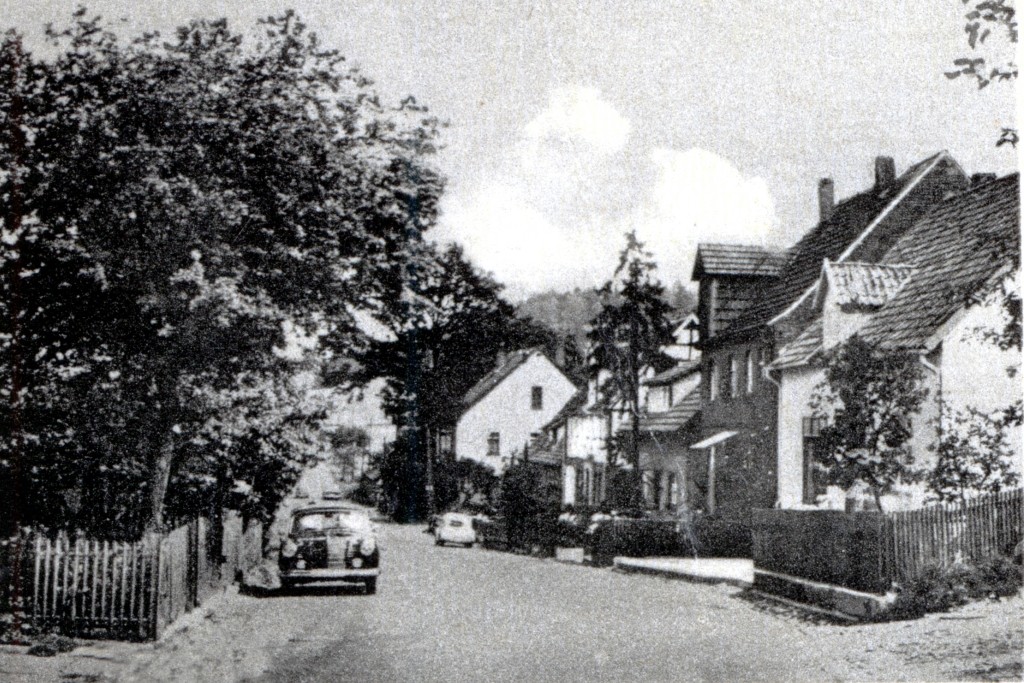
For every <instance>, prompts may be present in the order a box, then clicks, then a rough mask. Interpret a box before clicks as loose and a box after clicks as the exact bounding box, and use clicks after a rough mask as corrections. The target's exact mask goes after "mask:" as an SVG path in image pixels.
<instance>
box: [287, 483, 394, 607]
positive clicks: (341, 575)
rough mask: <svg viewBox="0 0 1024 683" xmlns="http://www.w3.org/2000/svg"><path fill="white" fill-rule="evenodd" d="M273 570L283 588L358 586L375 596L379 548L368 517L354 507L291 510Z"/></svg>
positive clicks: (378, 567) (322, 506)
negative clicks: (324, 584) (288, 528)
mask: <svg viewBox="0 0 1024 683" xmlns="http://www.w3.org/2000/svg"><path fill="white" fill-rule="evenodd" d="M278 569H279V572H280V575H281V586H282V587H283V588H288V587H291V586H294V585H296V584H300V583H311V582H314V581H346V582H356V583H362V584H363V585H364V586H366V592H367V593H368V594H373V593H375V592H377V577H378V576H379V575H380V548H379V547H378V546H377V537H376V534H375V532H374V527H373V524H372V523H371V522H370V518H369V516H368V515H367V513H366V512H365V511H363V510H361V509H359V508H354V507H347V506H344V505H338V504H326V503H323V504H319V505H314V506H310V507H305V508H300V509H298V510H295V511H294V512H293V513H292V525H291V532H290V533H289V534H288V538H287V539H285V541H284V542H283V543H282V544H281V550H280V556H279V559H278Z"/></svg>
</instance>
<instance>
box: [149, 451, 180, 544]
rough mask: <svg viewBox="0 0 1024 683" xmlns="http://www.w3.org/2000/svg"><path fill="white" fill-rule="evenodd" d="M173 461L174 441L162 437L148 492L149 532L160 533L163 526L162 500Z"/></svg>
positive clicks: (165, 492)
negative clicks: (151, 483)
mask: <svg viewBox="0 0 1024 683" xmlns="http://www.w3.org/2000/svg"><path fill="white" fill-rule="evenodd" d="M173 460H174V439H173V437H171V436H170V435H169V434H168V435H167V436H165V437H164V440H163V443H162V444H161V445H160V451H159V452H158V453H157V457H156V462H155V463H154V467H153V486H152V489H151V492H150V514H149V525H148V527H147V528H148V529H149V530H150V531H161V530H162V529H163V526H164V498H165V497H166V496H167V486H168V483H169V482H170V478H171V463H172V461H173Z"/></svg>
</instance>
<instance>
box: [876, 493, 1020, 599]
mask: <svg viewBox="0 0 1024 683" xmlns="http://www.w3.org/2000/svg"><path fill="white" fill-rule="evenodd" d="M885 527H886V535H887V536H888V547H887V548H884V549H883V572H884V573H885V575H886V576H887V577H888V578H889V579H891V580H893V581H906V580H907V579H909V578H912V577H913V576H915V575H917V574H919V573H920V571H921V570H922V569H923V568H924V567H925V566H926V565H928V564H936V563H937V564H950V563H953V562H956V561H961V560H981V559H984V558H986V557H991V556H993V555H997V554H999V553H1005V552H1007V551H1008V550H1011V549H1012V548H1013V547H1014V546H1015V545H1016V544H1017V543H1020V541H1021V539H1022V537H1024V489H1019V488H1018V489H1011V490H1007V491H1000V492H998V493H991V494H987V495H983V496H978V497H976V498H971V499H969V500H967V501H966V502H963V503H946V504H937V505H932V506H929V507H925V508H921V509H918V510H909V511H906V512H892V513H888V514H886V515H885Z"/></svg>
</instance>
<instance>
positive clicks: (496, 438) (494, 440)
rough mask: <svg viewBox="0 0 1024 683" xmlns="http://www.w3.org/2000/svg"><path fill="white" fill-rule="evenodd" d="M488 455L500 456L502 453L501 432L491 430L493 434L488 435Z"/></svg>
mask: <svg viewBox="0 0 1024 683" xmlns="http://www.w3.org/2000/svg"><path fill="white" fill-rule="evenodd" d="M487 455H493V456H499V455H501V433H500V432H491V435H490V436H488V437H487Z"/></svg>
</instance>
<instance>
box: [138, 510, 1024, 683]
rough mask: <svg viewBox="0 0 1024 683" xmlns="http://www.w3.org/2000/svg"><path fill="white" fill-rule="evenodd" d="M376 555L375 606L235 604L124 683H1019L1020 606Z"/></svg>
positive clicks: (404, 535) (413, 531)
mask: <svg viewBox="0 0 1024 683" xmlns="http://www.w3.org/2000/svg"><path fill="white" fill-rule="evenodd" d="M381 541H382V548H383V559H384V569H383V572H384V573H383V575H382V577H381V580H380V584H379V590H378V593H377V595H375V596H366V595H363V594H362V590H361V589H353V590H348V589H341V590H337V589H327V590H324V589H312V590H308V591H304V592H300V593H297V594H291V595H279V596H275V597H251V596H245V595H241V596H234V597H233V598H230V599H227V600H225V601H223V603H222V604H221V605H220V606H219V607H218V608H217V609H215V610H214V611H213V614H211V615H210V616H209V617H208V618H205V619H203V620H201V622H200V623H196V624H193V625H192V626H191V627H190V628H188V629H187V630H185V631H184V632H183V633H182V634H181V635H179V636H178V637H176V638H174V639H171V641H170V642H168V643H166V644H162V645H161V646H159V647H158V649H157V651H156V653H155V655H154V656H152V657H149V658H148V659H147V660H146V661H145V662H144V665H143V666H142V667H141V668H136V669H135V670H134V672H133V673H132V674H131V675H129V676H125V677H122V680H140V681H150V680H161V681H186V680H188V681H193V680H204V681H254V680H256V681H268V682H271V681H280V682H282V683H283V682H288V683H292V682H301V681H389V682H390V681H583V680H588V681H589V680H600V681H745V680H771V681H779V680H787V681H822V680H957V679H960V678H964V677H965V675H964V674H965V672H966V671H971V672H973V671H975V670H978V671H983V670H984V671H987V670H988V669H983V668H980V667H990V666H991V665H992V664H991V663H992V662H995V664H996V665H997V666H999V669H998V670H997V673H996V677H998V676H999V675H1000V674H1001V675H1002V676H1003V677H1005V676H1006V675H1007V674H1009V675H1010V676H1011V677H1012V676H1013V674H1014V673H1016V672H1017V671H1019V652H1020V649H1021V646H1022V642H1024V641H1022V634H1021V626H1020V624H1019V620H1020V618H1021V616H1022V610H1021V609H1020V601H1019V600H1018V601H1016V602H1014V603H1013V605H995V606H993V607H992V609H995V610H996V611H992V610H991V609H990V611H989V612H985V613H984V614H985V615H987V616H984V617H981V616H971V617H968V619H973V621H939V617H938V616H934V617H930V618H929V619H928V620H921V621H918V622H905V623H902V624H901V623H894V624H879V625H864V626H856V627H846V626H838V625H832V624H822V623H814V622H812V621H808V620H807V619H801V618H797V617H794V616H793V614H792V613H790V612H789V611H787V610H785V609H781V610H780V609H778V608H770V607H765V606H764V605H762V604H759V603H757V602H752V601H751V600H750V599H749V598H746V597H744V595H743V594H742V593H741V592H740V591H739V590H738V589H735V588H728V587H724V586H710V585H703V584H691V583H687V582H682V581H670V580H666V579H660V578H654V577H646V576H635V575H626V574H618V573H615V572H613V571H611V570H608V569H595V568H589V567H580V566H572V565H565V564H560V563H557V562H554V561H551V560H538V559H535V558H528V557H520V556H515V555H510V554H507V553H499V552H493V551H486V550H482V549H479V548H474V549H464V548H447V547H446V548H437V547H435V546H434V545H433V543H432V539H431V537H430V536H427V535H426V534H423V533H422V532H421V528H413V527H399V526H392V525H386V526H384V528H383V530H382V535H381ZM979 609H989V607H985V606H981V607H979ZM979 614H981V613H979ZM993 615H995V617H994V616H993ZM979 629H983V630H984V629H987V630H986V631H985V632H979ZM1014 653H1017V654H1016V655H1015V654H1014ZM992 657H996V658H995V659H993V658H992ZM1015 658H1016V659H1015ZM968 661H972V662H974V666H975V667H976V669H965V666H966V665H967V663H968ZM1015 661H1016V662H1017V663H1016V664H1015V663H1014V662H1015ZM1000 662H1001V663H1000ZM1007 667H1008V668H1007ZM1014 667H1016V668H1014ZM1018 676H1019V674H1018ZM966 677H970V678H976V677H977V676H966Z"/></svg>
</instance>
